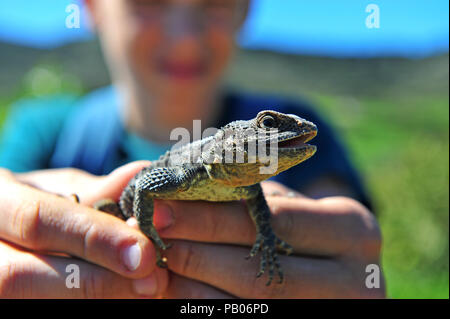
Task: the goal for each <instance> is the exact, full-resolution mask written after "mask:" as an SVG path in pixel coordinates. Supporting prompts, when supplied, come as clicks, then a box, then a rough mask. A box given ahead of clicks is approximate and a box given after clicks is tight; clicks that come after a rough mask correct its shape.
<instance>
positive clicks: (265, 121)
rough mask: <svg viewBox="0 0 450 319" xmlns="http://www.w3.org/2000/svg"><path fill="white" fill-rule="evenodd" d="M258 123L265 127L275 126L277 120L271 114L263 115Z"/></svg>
mask: <svg viewBox="0 0 450 319" xmlns="http://www.w3.org/2000/svg"><path fill="white" fill-rule="evenodd" d="M259 123H260V126H261V125H262V126H263V127H265V128H276V127H277V121H276V120H275V118H274V117H273V116H271V115H266V116H264V117H263V118H262V119H261V121H260V122H259Z"/></svg>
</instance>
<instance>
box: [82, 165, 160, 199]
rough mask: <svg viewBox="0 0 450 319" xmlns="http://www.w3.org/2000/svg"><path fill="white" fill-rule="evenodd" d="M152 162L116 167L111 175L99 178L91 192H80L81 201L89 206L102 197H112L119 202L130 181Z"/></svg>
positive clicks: (90, 189) (90, 188)
mask: <svg viewBox="0 0 450 319" xmlns="http://www.w3.org/2000/svg"><path fill="white" fill-rule="evenodd" d="M150 163H151V162H150V161H137V162H133V163H129V164H126V165H124V166H121V167H119V168H117V169H115V170H114V171H112V172H111V173H110V174H109V175H106V176H103V177H102V178H100V179H99V180H97V181H96V182H95V185H93V187H89V193H84V194H78V195H80V200H81V202H82V203H83V204H85V205H88V206H92V205H93V204H94V203H96V202H98V201H99V200H102V199H112V200H113V201H115V202H117V201H118V200H119V197H120V194H121V193H122V191H123V189H124V188H125V187H126V186H127V184H128V182H129V181H130V180H131V179H132V178H133V177H134V176H135V175H136V174H137V173H138V172H140V171H141V170H142V169H143V168H144V167H147V166H149V165H150Z"/></svg>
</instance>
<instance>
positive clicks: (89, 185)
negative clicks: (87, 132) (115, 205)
mask: <svg viewBox="0 0 450 319" xmlns="http://www.w3.org/2000/svg"><path fill="white" fill-rule="evenodd" d="M145 165H148V162H136V163H132V164H129V165H126V166H123V167H121V168H119V169H117V170H116V171H114V172H113V173H111V174H110V175H108V176H105V177H97V176H93V175H90V174H87V173H84V172H81V171H79V170H75V169H62V170H47V171H38V172H33V173H28V174H17V175H14V174H12V173H10V172H9V171H7V170H0V219H1V221H2V222H1V223H0V297H3V298H137V297H144V296H147V297H155V296H158V295H159V294H160V293H161V292H162V291H163V290H165V288H166V286H167V280H168V276H167V271H166V270H164V269H159V268H157V267H155V262H156V257H155V250H154V247H153V245H152V243H151V241H150V240H149V239H148V238H147V237H146V236H145V235H144V234H142V233H141V232H139V231H136V230H134V229H133V228H132V227H129V226H128V225H127V224H126V223H125V222H124V221H122V220H120V219H118V218H116V217H113V216H111V215H108V214H105V213H102V212H99V211H97V210H94V209H92V208H89V207H87V206H88V205H91V204H92V203H94V202H95V201H97V200H100V199H103V198H113V199H117V198H118V196H119V194H120V192H121V191H122V189H123V187H125V185H126V183H127V182H128V180H129V179H130V178H131V177H132V176H134V175H135V174H136V173H137V172H138V171H139V170H140V169H141V168H142V167H143V166H145ZM26 184H28V185H26ZM29 185H33V186H34V187H30V186H29ZM37 188H39V189H37ZM43 190H45V191H43ZM49 192H55V193H58V194H64V195H68V194H72V193H76V194H77V195H79V197H80V199H81V203H82V204H78V203H75V202H74V201H73V200H71V199H69V198H63V197H61V196H57V195H54V194H51V193H49ZM70 264H74V265H76V266H78V267H79V274H80V289H76V288H72V289H69V288H68V287H67V286H66V278H67V276H68V275H69V273H67V272H66V267H67V266H68V265H70Z"/></svg>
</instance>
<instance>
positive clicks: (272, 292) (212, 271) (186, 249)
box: [166, 240, 368, 298]
mask: <svg viewBox="0 0 450 319" xmlns="http://www.w3.org/2000/svg"><path fill="white" fill-rule="evenodd" d="M247 254H248V250H247V249H246V248H243V247H236V246H228V245H213V244H203V243H195V242H188V241H179V240H175V241H173V247H172V248H171V249H170V250H168V251H167V252H166V255H167V264H168V267H169V269H170V270H171V271H173V272H175V273H176V274H178V275H180V276H184V277H187V278H190V279H193V280H197V281H201V282H203V283H204V284H207V285H210V286H213V287H216V288H217V289H220V290H222V291H225V292H226V293H229V294H231V295H233V296H237V297H240V298H305V297H308V298H320V297H324V296H327V297H331V298H333V297H336V298H338V297H339V298H345V297H351V296H353V294H354V295H355V296H356V295H357V294H359V293H361V290H368V289H367V288H366V287H365V279H364V278H365V275H366V274H365V273H364V269H365V268H364V267H362V266H361V267H360V269H359V273H356V272H355V271H353V273H352V272H351V271H350V269H348V268H346V267H345V266H343V265H342V264H341V263H339V262H338V261H337V260H334V259H315V258H305V257H296V256H279V259H280V264H281V266H282V268H283V272H284V281H283V283H281V284H279V283H277V282H276V280H274V282H273V283H272V284H271V285H270V286H266V282H267V277H266V276H267V274H264V275H263V276H261V277H259V278H257V277H256V274H257V273H258V270H259V258H252V259H250V260H246V259H245V256H246V255H247ZM257 256H258V257H259V255H257ZM299 287H301V289H299Z"/></svg>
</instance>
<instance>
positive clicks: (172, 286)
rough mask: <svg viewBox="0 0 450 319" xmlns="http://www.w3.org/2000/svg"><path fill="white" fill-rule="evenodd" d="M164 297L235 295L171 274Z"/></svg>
mask: <svg viewBox="0 0 450 319" xmlns="http://www.w3.org/2000/svg"><path fill="white" fill-rule="evenodd" d="M163 297H164V298H170V299H186V298H189V299H230V298H234V297H233V296H231V295H229V294H227V293H225V292H222V291H220V290H219V289H216V288H214V287H211V286H208V285H206V284H204V283H202V282H199V281H196V280H192V279H189V278H185V277H182V276H179V275H177V274H174V273H171V274H170V282H169V286H168V288H167V290H166V292H165V293H164V294H163Z"/></svg>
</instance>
